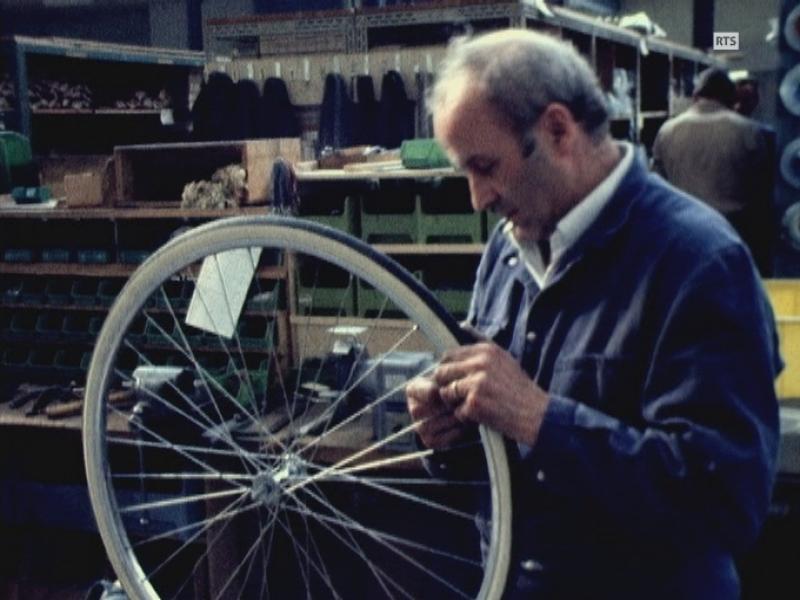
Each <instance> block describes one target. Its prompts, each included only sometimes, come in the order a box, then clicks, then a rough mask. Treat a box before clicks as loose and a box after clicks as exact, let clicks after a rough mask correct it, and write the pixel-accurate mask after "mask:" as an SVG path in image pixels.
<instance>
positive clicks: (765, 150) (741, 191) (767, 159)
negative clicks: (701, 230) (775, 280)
mask: <svg viewBox="0 0 800 600" xmlns="http://www.w3.org/2000/svg"><path fill="white" fill-rule="evenodd" d="M771 162H772V159H771V152H770V150H769V141H768V138H767V134H766V133H765V129H764V128H763V126H761V125H760V124H759V123H757V122H756V121H753V120H751V119H748V118H746V117H743V116H741V115H739V114H738V113H736V112H734V111H732V110H729V109H727V108H725V107H724V106H723V105H722V104H720V103H718V102H715V101H713V100H709V99H705V98H700V99H698V100H697V101H696V102H694V103H693V104H692V106H691V107H689V109H687V110H686V111H685V112H683V113H682V114H680V115H678V116H677V117H675V118H673V119H670V120H669V121H667V122H666V123H664V125H663V126H662V127H661V130H660V131H659V132H658V135H657V137H656V141H655V144H654V145H653V168H654V169H655V170H656V171H657V172H659V173H660V174H661V175H662V176H664V178H665V179H667V180H668V181H669V182H670V183H672V184H673V185H675V186H676V187H678V188H680V189H682V190H684V191H686V192H689V193H690V194H692V195H694V196H696V197H698V198H700V199H701V200H704V201H706V202H708V204H710V205H711V206H713V207H714V208H716V209H717V210H719V211H720V212H721V213H723V214H725V215H729V214H731V213H735V212H739V211H741V210H743V209H744V208H746V207H748V205H751V204H752V203H762V202H763V203H766V202H769V201H770V198H764V197H763V196H765V195H767V194H769V193H770V190H769V188H770V186H771V181H772V168H773V165H772V164H771Z"/></svg>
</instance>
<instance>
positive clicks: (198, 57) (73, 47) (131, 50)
mask: <svg viewBox="0 0 800 600" xmlns="http://www.w3.org/2000/svg"><path fill="white" fill-rule="evenodd" d="M204 62H205V59H204V55H203V54H202V53H201V52H191V51H186V50H175V49H167V48H158V49H155V48H146V47H140V46H129V45H122V44H109V43H99V42H90V41H85V40H75V39H65V38H35V37H26V36H12V37H7V38H2V39H0V78H4V79H5V80H7V81H8V80H10V84H9V83H6V84H5V85H4V89H6V92H5V97H6V100H5V101H4V102H3V105H2V106H4V107H7V108H6V113H4V122H5V125H6V127H7V128H11V129H16V130H17V131H19V132H20V133H22V134H23V135H25V136H26V137H28V138H30V139H31V143H32V146H33V149H34V151H35V152H36V153H37V154H45V153H60V154H73V153H74V154H87V153H88V154H110V152H111V150H112V148H113V147H114V146H115V145H119V144H123V143H127V144H141V143H148V142H159V141H178V140H176V137H175V136H176V135H178V134H177V133H176V132H175V131H174V130H172V129H171V128H170V127H169V126H165V125H164V124H162V111H163V110H169V111H175V112H181V111H182V112H183V113H184V114H186V111H187V110H188V107H189V105H190V101H191V96H192V95H193V93H194V92H195V91H196V89H197V88H198V87H199V85H200V82H201V81H202V73H203V65H204ZM9 89H10V90H11V91H8V90H9ZM12 92H13V95H12ZM164 116H165V117H167V115H166V114H165V115H164ZM87 132H91V135H87Z"/></svg>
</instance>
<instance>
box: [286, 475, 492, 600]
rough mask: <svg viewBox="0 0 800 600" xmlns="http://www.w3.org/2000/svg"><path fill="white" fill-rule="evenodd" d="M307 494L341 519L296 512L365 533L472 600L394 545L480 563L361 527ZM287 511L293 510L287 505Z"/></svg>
mask: <svg viewBox="0 0 800 600" xmlns="http://www.w3.org/2000/svg"><path fill="white" fill-rule="evenodd" d="M306 492H307V493H308V494H309V495H311V496H312V497H314V498H316V499H317V501H319V502H321V503H322V504H324V505H325V506H326V507H327V508H328V510H330V511H331V512H332V513H333V514H334V515H335V516H336V515H339V516H340V518H339V519H336V518H334V517H327V516H324V515H320V514H319V513H315V512H313V511H309V510H308V509H307V508H303V509H297V508H295V509H294V510H305V511H307V513H308V514H309V516H311V517H313V518H314V519H317V520H319V521H321V522H322V521H327V522H329V523H331V524H333V525H338V526H340V527H343V528H350V529H352V530H354V531H358V532H359V533H363V534H364V535H366V536H367V537H370V538H372V539H373V540H375V541H376V542H377V543H379V544H380V545H381V546H383V547H385V548H386V549H388V550H390V551H391V552H393V553H394V554H397V555H398V556H400V557H401V558H403V559H404V560H405V561H406V562H408V563H409V564H411V565H413V566H414V567H416V568H417V569H419V570H420V571H422V572H423V573H425V574H426V575H428V576H430V577H431V578H432V579H434V580H436V581H438V582H439V583H441V584H442V585H444V586H445V587H448V588H450V589H451V590H452V591H453V592H455V593H457V594H458V595H459V596H462V597H463V598H470V595H469V594H466V593H464V591H463V590H460V589H458V588H457V587H455V586H454V585H453V584H452V583H450V582H449V581H446V580H445V579H443V578H442V577H441V576H440V575H438V574H437V573H435V572H433V571H431V570H430V569H428V568H427V567H425V565H423V564H422V563H420V562H419V561H418V560H416V559H414V558H413V557H411V556H409V555H408V554H406V553H405V552H403V551H402V550H401V549H399V548H397V547H396V546H395V545H394V544H402V545H403V546H407V547H409V548H413V549H416V550H420V551H423V552H427V553H430V554H434V555H437V556H442V557H445V558H450V559H452V560H454V561H458V562H461V563H464V564H468V565H472V566H475V567H479V568H481V567H482V566H483V565H481V563H480V562H477V561H473V560H470V559H469V558H465V557H463V556H458V555H455V554H452V553H450V552H445V551H443V550H438V549H436V548H431V547H429V546H424V545H422V544H419V543H417V542H414V541H411V540H408V539H405V538H401V537H399V536H395V535H393V534H390V533H387V532H385V531H379V530H377V529H373V528H369V527H365V526H364V525H361V524H360V523H358V522H357V521H355V520H353V519H352V518H351V517H350V516H349V515H347V514H346V513H343V512H342V511H340V510H339V509H337V508H336V507H334V506H332V505H331V504H330V503H328V502H326V501H325V500H324V498H320V497H317V496H316V494H314V493H312V492H310V491H309V490H306ZM287 510H292V509H291V508H290V507H289V506H288V505H287ZM390 542H391V543H390Z"/></svg>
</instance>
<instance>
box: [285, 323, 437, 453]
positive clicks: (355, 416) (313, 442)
mask: <svg viewBox="0 0 800 600" xmlns="http://www.w3.org/2000/svg"><path fill="white" fill-rule="evenodd" d="M414 331H416V326H414V329H412V330H411V331H410V332H409V333H408V334H407V336H408V335H411V333H413V332H414ZM399 343H402V341H401V342H399ZM399 343H398V345H399ZM436 366H437V365H436V364H435V363H434V364H433V365H431V366H429V367H427V368H425V369H423V370H422V371H420V372H419V373H417V374H416V375H415V377H422V376H424V375H426V374H428V373H431V372H433V370H434V369H435V368H436ZM377 367H378V364H375V365H373V368H372V369H369V370H368V371H367V372H366V373H364V374H362V376H361V377H359V379H358V381H356V382H355V383H354V384H353V386H351V387H350V388H349V389H347V390H345V391H344V392H342V395H341V396H340V398H343V397H344V396H345V395H347V394H348V393H349V392H351V391H352V390H353V389H355V386H357V385H358V384H359V383H360V382H361V381H363V380H364V379H365V378H366V377H367V376H368V375H369V374H370V373H371V372H372V371H374V370H375V369H376V368H377ZM405 386H406V383H402V384H400V385H398V386H396V387H395V388H394V389H391V390H389V391H388V392H386V393H385V394H383V396H380V397H379V398H376V399H375V400H374V401H372V402H370V403H369V404H367V405H366V406H364V407H363V408H361V409H359V410H357V411H356V412H354V413H353V414H352V415H350V416H349V417H347V418H346V419H343V420H342V421H340V422H339V423H337V424H336V425H334V426H333V427H331V428H330V429H328V430H327V431H325V432H323V433H321V434H320V435H319V436H317V437H315V438H314V439H312V440H311V441H309V442H308V443H307V444H306V445H305V446H303V447H302V448H300V449H299V450H298V451H297V454H303V453H304V452H306V451H307V450H308V449H309V448H313V447H314V446H316V445H317V444H319V443H320V442H321V441H322V440H323V439H325V438H326V437H328V436H330V435H331V434H332V433H334V432H335V431H338V430H339V429H341V428H342V427H344V426H345V425H349V424H350V423H352V422H353V421H355V420H356V419H358V418H359V417H360V416H361V415H363V414H365V413H367V412H368V411H370V410H372V409H373V408H375V407H376V406H378V405H379V404H381V403H382V402H383V401H385V400H388V399H389V398H391V397H392V396H393V395H394V394H396V393H397V392H399V391H400V390H402V389H404V388H405ZM337 401H338V399H337ZM419 423H421V421H418V422H417V424H419ZM412 425H413V423H412ZM395 437H398V436H395ZM386 439H389V438H386ZM392 439H394V438H392Z"/></svg>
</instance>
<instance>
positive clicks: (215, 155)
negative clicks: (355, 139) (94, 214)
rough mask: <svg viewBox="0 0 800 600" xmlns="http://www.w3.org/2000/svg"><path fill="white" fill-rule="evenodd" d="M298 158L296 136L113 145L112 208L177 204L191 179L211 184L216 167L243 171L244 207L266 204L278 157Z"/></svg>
mask: <svg viewBox="0 0 800 600" xmlns="http://www.w3.org/2000/svg"><path fill="white" fill-rule="evenodd" d="M279 156H280V157H283V158H285V159H287V160H289V161H290V162H292V163H295V162H299V160H300V140H299V139H298V138H282V139H263V140H241V141H239V140H236V141H226V142H194V143H181V144H146V145H139V146H117V147H116V148H114V160H115V163H116V172H117V197H116V205H117V206H142V205H144V206H176V205H178V204H180V199H181V193H182V192H183V188H184V186H185V185H186V184H187V183H189V182H190V181H200V180H210V179H211V175H212V174H213V173H214V171H216V170H217V169H219V168H220V167H225V166H227V165H230V164H240V165H242V166H243V167H244V168H245V170H246V171H247V198H246V200H245V203H246V204H263V203H266V202H268V201H269V196H270V188H271V174H272V164H273V162H274V160H275V159H276V158H277V157H279Z"/></svg>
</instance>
